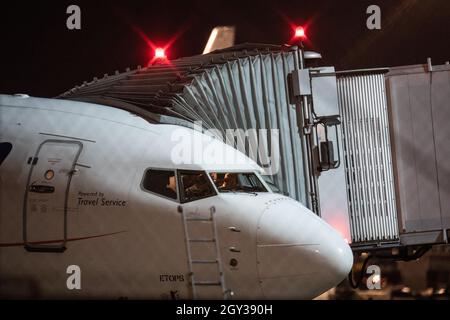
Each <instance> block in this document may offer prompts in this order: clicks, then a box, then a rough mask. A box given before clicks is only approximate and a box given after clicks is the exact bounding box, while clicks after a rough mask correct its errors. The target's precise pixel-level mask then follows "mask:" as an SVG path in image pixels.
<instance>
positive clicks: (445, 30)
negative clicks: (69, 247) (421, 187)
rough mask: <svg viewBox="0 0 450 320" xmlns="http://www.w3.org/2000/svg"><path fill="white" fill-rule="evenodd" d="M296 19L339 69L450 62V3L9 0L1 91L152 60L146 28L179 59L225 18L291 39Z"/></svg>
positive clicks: (255, 33) (266, 37) (39, 91)
mask: <svg viewBox="0 0 450 320" xmlns="http://www.w3.org/2000/svg"><path fill="white" fill-rule="evenodd" d="M71 4H77V5H79V6H80V7H81V23H82V29H81V30H77V31H69V30H68V29H67V28H66V19H67V17H68V15H67V14H66V8H67V7H68V6H69V5H71ZM371 4H377V5H379V6H380V7H381V11H382V18H381V30H374V31H372V30H368V29H367V28H366V19H367V17H368V15H367V14H366V8H367V7H368V6H369V5H371ZM290 23H291V24H307V26H308V28H307V34H308V38H309V39H310V42H309V44H308V49H312V50H316V51H319V52H321V53H322V55H323V57H324V59H323V61H322V64H323V65H334V66H335V67H336V68H337V69H338V70H344V69H351V68H366V67H381V66H398V65H408V64H418V63H425V61H426V58H427V57H432V59H433V64H442V63H444V62H445V61H448V60H450V1H448V0H427V1H423V0H421V1H418V0H390V1H385V0H384V1H382V0H371V1H365V0H364V1H361V0H354V1H332V0H315V1H311V0H309V1H304V0H296V1H264V0H260V1H247V0H240V1H231V0H228V1H214V0H196V1H175V0H172V1H170V0H165V1H155V0H147V1H133V0H127V1H92V0H91V1H76V0H71V1H65V0H60V1H43V0H40V1H33V2H31V1H22V0H16V1H10V2H7V1H2V4H1V16H0V35H1V37H0V39H1V47H0V48H1V49H0V52H1V53H0V54H1V57H2V59H1V65H0V67H1V69H0V70H1V71H0V74H1V78H0V93H8V94H13V93H27V94H29V95H33V96H43V97H52V96H55V95H57V94H59V93H62V92H63V91H66V90H67V89H70V88H72V87H73V86H75V85H77V84H81V83H82V82H83V81H84V80H91V79H92V78H93V77H94V76H97V77H102V76H103V74H105V73H109V74H112V73H114V71H115V70H120V71H123V70H124V69H125V68H126V67H131V68H135V67H136V66H137V65H142V66H145V65H146V64H147V62H148V60H149V58H150V50H149V48H148V46H147V44H146V42H145V41H144V40H143V39H142V38H141V37H140V36H139V33H138V32H137V31H136V30H141V31H142V32H143V33H145V34H146V35H147V36H148V38H149V39H151V40H152V41H153V42H154V43H156V44H160V45H165V43H167V42H168V41H169V40H170V39H172V38H173V37H174V36H175V35H178V38H177V39H176V41H175V42H174V43H173V45H172V46H171V48H170V49H169V52H168V55H169V58H179V57H182V56H189V55H195V54H198V53H201V52H202V51H203V48H204V46H205V44H206V41H207V39H208V36H209V33H210V31H211V29H212V28H213V27H214V26H217V25H234V26H236V31H237V35H236V43H243V42H260V43H274V44H282V43H287V42H288V41H289V39H290V38H291V36H292V30H291V27H290Z"/></svg>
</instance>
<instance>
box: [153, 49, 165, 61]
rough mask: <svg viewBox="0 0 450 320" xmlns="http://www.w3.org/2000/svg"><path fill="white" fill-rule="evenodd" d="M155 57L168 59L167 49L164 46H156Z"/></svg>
mask: <svg viewBox="0 0 450 320" xmlns="http://www.w3.org/2000/svg"><path fill="white" fill-rule="evenodd" d="M155 59H167V56H166V51H165V50H164V49H163V48H156V49H155Z"/></svg>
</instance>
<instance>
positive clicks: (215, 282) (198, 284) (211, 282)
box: [194, 281, 222, 286]
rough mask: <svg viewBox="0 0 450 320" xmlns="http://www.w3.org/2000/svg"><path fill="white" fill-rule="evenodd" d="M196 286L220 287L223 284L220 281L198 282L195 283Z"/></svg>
mask: <svg viewBox="0 0 450 320" xmlns="http://www.w3.org/2000/svg"><path fill="white" fill-rule="evenodd" d="M194 285H196V286H220V285H222V283H221V282H220V281H197V282H194Z"/></svg>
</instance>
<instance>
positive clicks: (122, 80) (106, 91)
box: [58, 43, 296, 125]
mask: <svg viewBox="0 0 450 320" xmlns="http://www.w3.org/2000/svg"><path fill="white" fill-rule="evenodd" d="M292 50H296V47H290V46H287V45H271V44H257V43H245V44H240V45H236V46H233V47H230V48H226V49H221V50H216V51H214V52H211V53H209V54H205V55H196V56H191V57H183V58H179V59H176V60H170V61H168V62H167V63H158V64H153V65H149V66H148V67H144V68H141V67H139V66H138V67H137V68H136V69H134V70H130V69H127V70H126V71H125V72H123V73H119V72H118V71H116V73H115V74H114V75H106V74H105V75H104V76H103V78H97V77H96V78H94V79H93V80H92V81H90V82H87V81H85V82H84V83H83V84H81V85H77V86H75V87H74V88H72V89H70V90H68V91H66V92H64V93H63V94H61V95H60V96H59V97H58V98H64V99H71V100H79V101H85V102H94V103H101V104H106V105H111V106H114V107H118V108H123V109H127V110H129V111H133V112H135V113H138V114H140V113H142V115H144V116H145V115H147V116H150V117H151V118H153V120H155V119H158V120H157V121H160V122H163V123H164V122H172V121H175V122H177V121H176V120H174V119H171V117H175V118H178V119H184V120H188V122H192V121H193V120H194V121H195V120H198V119H197V117H196V116H195V115H194V114H192V113H189V112H187V111H186V112H183V110H180V108H177V107H176V105H177V102H178V101H179V100H180V95H182V94H183V91H184V90H185V88H186V86H187V85H190V84H192V83H193V82H194V81H195V78H196V77H199V76H201V75H202V74H203V73H205V72H207V71H208V70H211V69H214V68H217V67H218V66H223V65H226V64H229V63H232V62H233V61H236V60H238V59H241V58H249V57H255V56H261V55H270V54H273V53H275V54H280V53H282V52H289V51H292ZM167 116H169V117H167ZM178 124H180V123H178ZM187 125H189V124H187Z"/></svg>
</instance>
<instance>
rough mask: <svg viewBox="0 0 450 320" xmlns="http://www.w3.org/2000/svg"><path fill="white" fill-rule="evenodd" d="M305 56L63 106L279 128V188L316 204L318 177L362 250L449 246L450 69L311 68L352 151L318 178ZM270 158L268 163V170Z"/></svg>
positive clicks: (257, 52)
mask: <svg viewBox="0 0 450 320" xmlns="http://www.w3.org/2000/svg"><path fill="white" fill-rule="evenodd" d="M298 54H299V50H298V48H297V47H290V46H280V45H265V44H243V45H238V46H234V47H231V48H227V49H222V50H217V51H214V52H212V53H209V54H205V55H198V56H193V57H186V58H181V59H177V60H173V61H170V62H169V63H167V64H156V65H151V66H148V67H146V68H140V67H138V68H137V69H135V70H129V69H128V70H127V71H126V72H124V73H117V72H116V74H114V75H112V76H107V75H105V76H104V77H103V78H101V79H98V78H94V79H93V81H91V82H85V83H84V84H82V85H80V86H76V87H75V88H73V89H71V90H69V91H67V92H65V93H63V94H62V95H61V96H60V97H59V98H64V99H74V100H80V101H86V102H93V103H100V104H104V105H110V106H114V107H118V108H122V109H126V110H129V111H130V112H133V113H136V114H138V115H140V116H141V117H144V118H146V119H148V120H149V121H152V122H157V123H168V124H177V125H183V126H189V127H192V126H193V122H194V121H201V122H202V126H203V128H204V129H212V128H215V129H218V130H219V131H220V132H222V134H226V133H225V131H226V130H227V129H243V130H248V129H252V128H254V129H263V130H264V129H265V130H268V131H270V130H271V129H276V130H278V135H279V155H277V156H278V158H276V157H275V158H274V160H275V162H278V163H279V168H278V169H277V170H276V172H275V173H274V174H273V175H271V176H270V179H271V180H272V181H271V182H272V183H273V184H275V185H276V186H277V188H278V189H280V191H281V192H282V193H284V194H286V195H289V196H291V197H292V198H295V199H297V200H299V201H300V202H302V203H304V204H305V205H309V202H308V197H309V195H308V186H307V184H308V176H309V175H315V177H316V178H317V180H318V189H319V193H320V198H319V202H320V208H321V212H320V214H321V216H322V218H324V219H325V220H326V221H328V222H329V223H330V224H332V225H333V226H334V227H335V228H337V229H338V230H339V231H341V233H342V234H343V235H344V237H346V238H348V239H349V240H351V241H352V243H353V246H354V248H355V249H356V250H359V248H361V250H363V249H364V250H366V249H370V248H382V247H392V246H393V247H395V246H407V245H424V244H433V243H448V232H449V231H448V230H449V225H450V202H449V201H450V185H449V183H450V175H449V172H450V167H449V163H450V161H449V160H448V159H449V157H450V149H449V148H450V144H449V143H447V139H448V137H449V136H450V132H449V131H448V130H449V128H450V127H449V126H448V125H447V123H448V122H449V121H450V108H449V107H448V106H449V105H448V101H450V80H449V79H450V66H448V65H444V66H433V67H432V70H430V69H429V67H426V66H423V65H417V66H407V67H395V68H385V69H377V70H353V71H344V72H335V70H334V68H333V67H316V68H312V67H310V68H308V65H306V67H307V69H306V70H308V73H309V79H310V80H309V81H310V83H311V88H310V89H311V103H312V107H313V109H314V111H315V113H316V114H317V116H318V118H317V119H331V120H332V121H325V122H326V123H325V124H323V125H324V127H325V129H326V127H328V126H335V128H336V129H337V131H336V133H337V136H336V137H334V138H333V139H334V140H335V141H337V142H341V145H342V148H341V149H339V148H338V149H337V150H335V151H334V152H335V154H337V155H338V157H339V158H338V159H339V160H340V162H341V163H342V165H341V166H338V168H337V169H336V170H330V171H319V172H317V171H316V170H315V168H313V169H312V170H311V169H310V167H308V165H307V164H306V163H307V161H306V152H305V149H304V148H303V147H302V137H301V135H299V124H300V123H301V122H302V119H301V118H300V117H299V113H298V104H296V103H295V101H293V100H292V93H291V88H290V81H291V80H290V78H292V77H291V74H292V73H293V71H294V70H296V68H298V66H296V63H295V62H296V60H295V59H296V55H298ZM304 56H305V58H308V57H310V58H317V57H318V56H317V54H314V53H311V52H310V53H308V52H305V55H304ZM298 75H299V74H298ZM307 78H308V77H307ZM339 118H340V119H339ZM330 132H334V131H333V130H330ZM320 134H321V133H320V132H318V133H317V135H318V137H317V145H314V146H313V147H314V152H320V149H321V148H322V146H324V150H327V148H333V145H330V144H324V145H322V144H321V143H320V139H321V137H320ZM331 134H334V133H331ZM319 147H320V148H319ZM334 148H335V147H334ZM317 150H319V151H317ZM329 154H330V153H329ZM265 160H267V159H261V158H258V162H259V164H260V165H262V166H263V167H264V165H267V161H266V162H265Z"/></svg>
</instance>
